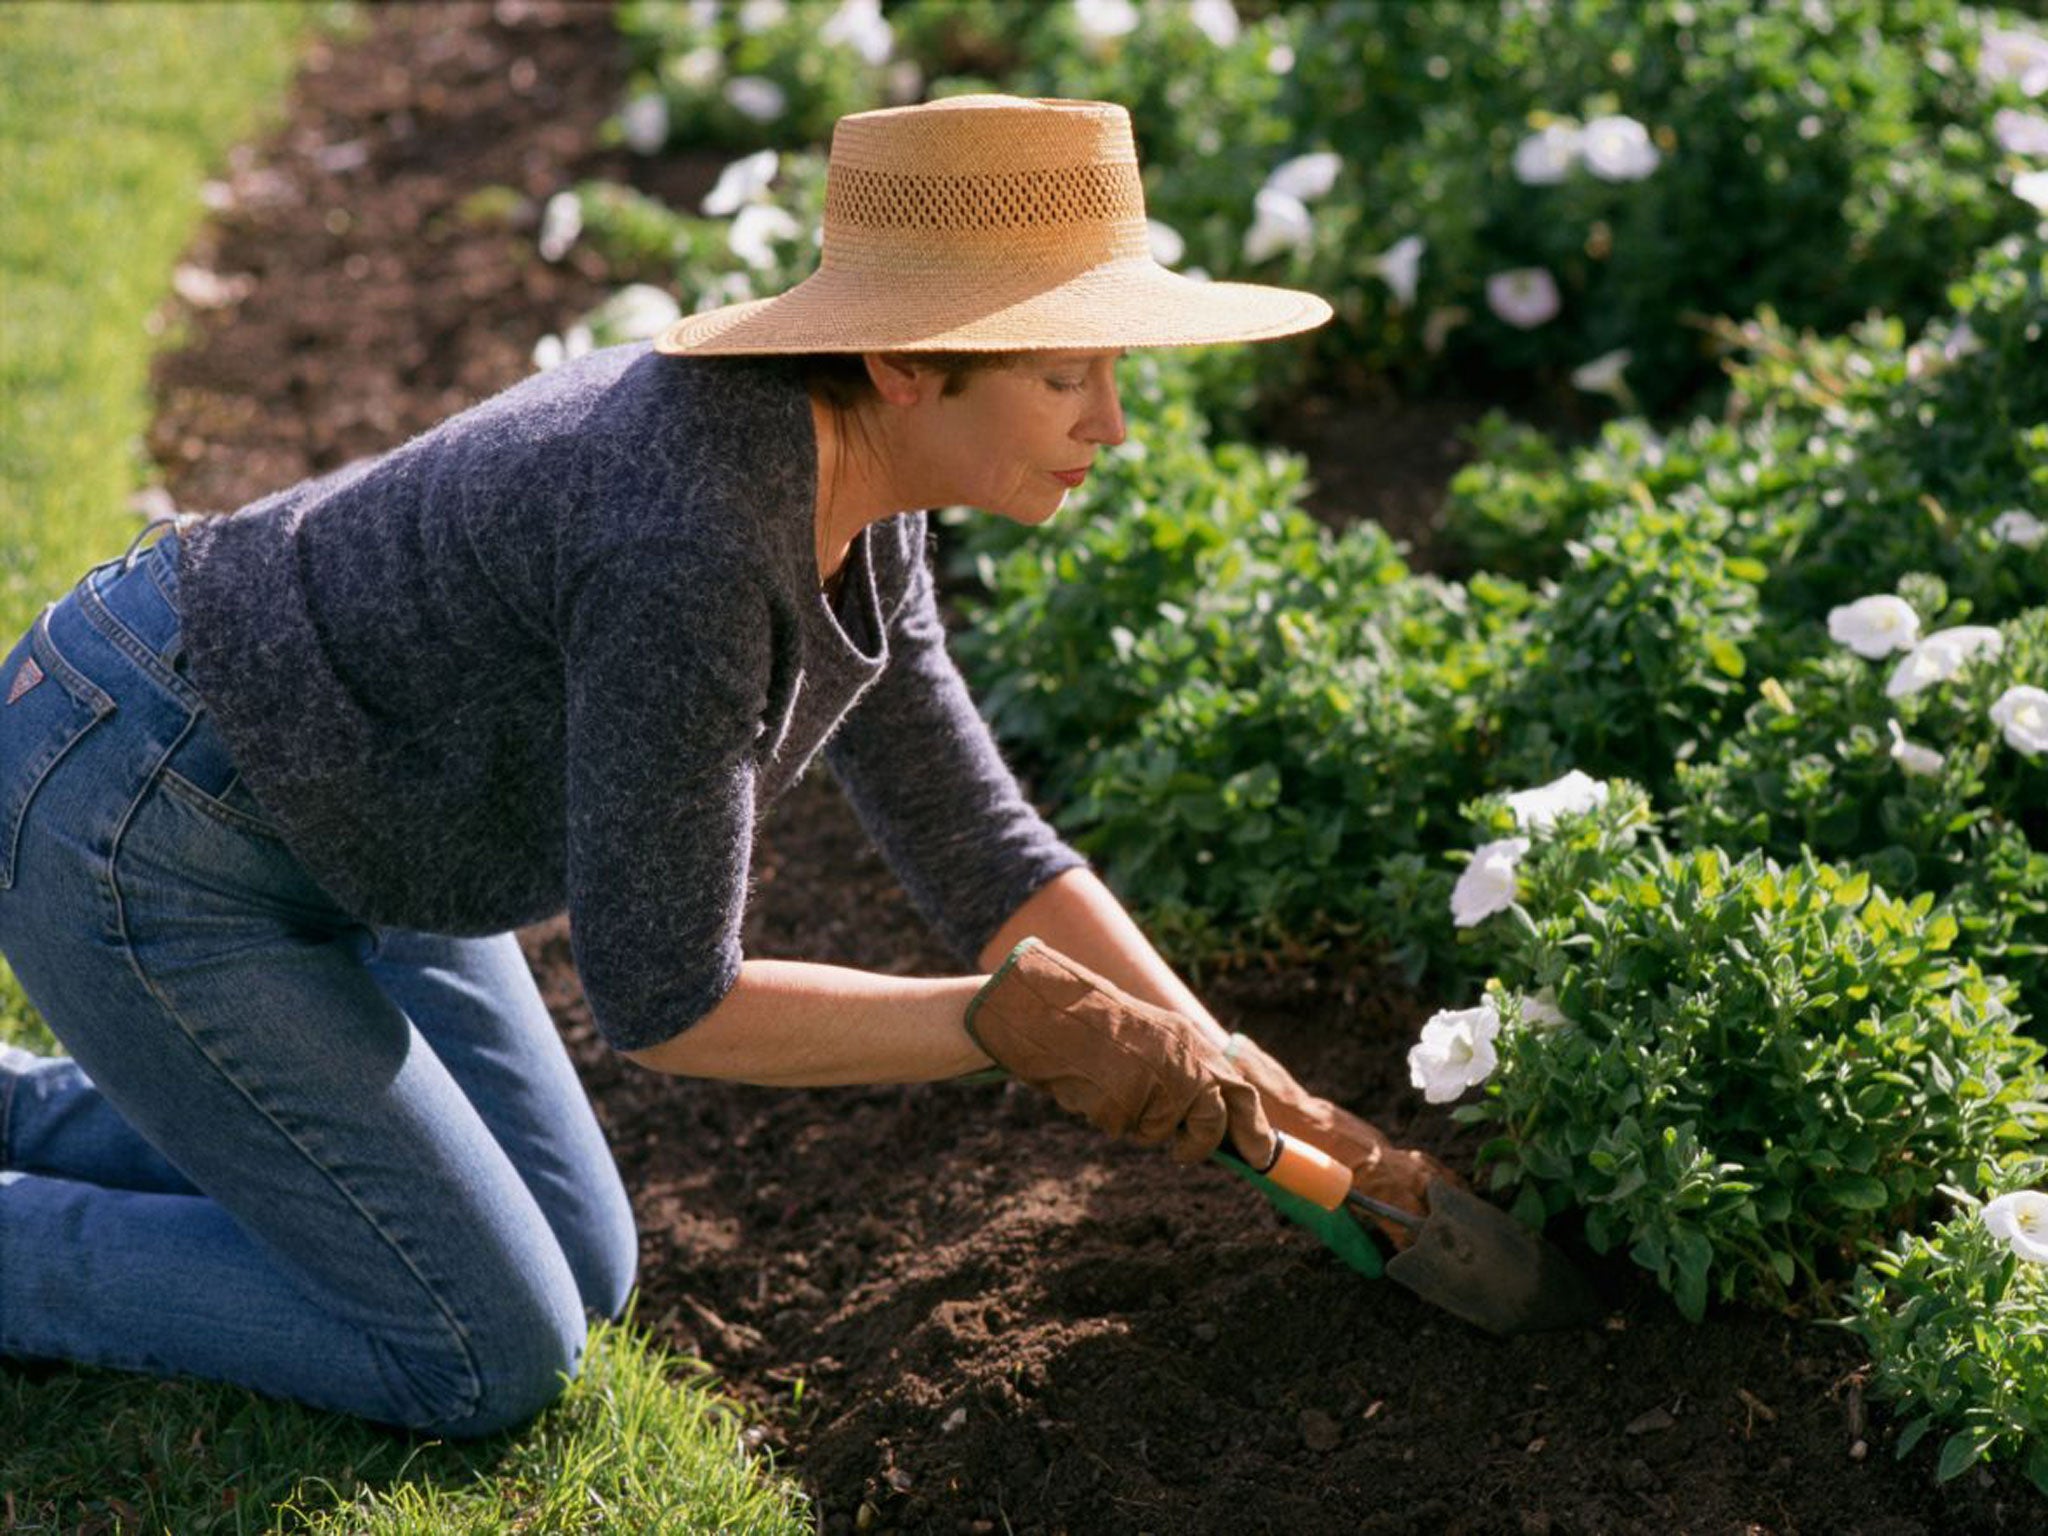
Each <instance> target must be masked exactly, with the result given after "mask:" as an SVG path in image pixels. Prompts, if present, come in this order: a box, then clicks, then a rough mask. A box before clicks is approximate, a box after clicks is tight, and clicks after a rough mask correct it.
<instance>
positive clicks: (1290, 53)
mask: <svg viewBox="0 0 2048 1536" xmlns="http://www.w3.org/2000/svg"><path fill="white" fill-rule="evenodd" d="M1266 68H1267V69H1268V70H1270V71H1271V72H1272V73H1274V74H1276V75H1291V74H1293V73H1294V50H1293V49H1292V48H1290V47H1288V46H1287V44H1285V43H1275V44H1274V45H1273V47H1272V49H1271V50H1270V51H1269V52H1268V53H1267V54H1266Z"/></svg>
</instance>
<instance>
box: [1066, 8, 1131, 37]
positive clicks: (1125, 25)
mask: <svg viewBox="0 0 2048 1536" xmlns="http://www.w3.org/2000/svg"><path fill="white" fill-rule="evenodd" d="M1074 25H1076V26H1077V27H1079V28H1080V29H1081V35H1082V36H1083V37H1085V38H1087V39H1088V40H1089V41H1090V42H1091V43H1106V42H1108V41H1110V39H1112V38H1118V37H1124V36H1127V35H1128V34H1129V33H1131V32H1134V31H1136V30H1137V26H1138V8H1137V7H1136V6H1135V5H1133V4H1131V0H1074Z"/></svg>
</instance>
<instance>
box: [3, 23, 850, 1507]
mask: <svg viewBox="0 0 2048 1536" xmlns="http://www.w3.org/2000/svg"><path fill="white" fill-rule="evenodd" d="M349 24H350V18H349V16H348V14H347V13H346V12H343V11H339V10H336V9H333V8H330V7H325V6H321V7H315V6H309V5H304V4H285V3H276V0H257V3H244V4H216V3H198V4H96V5H88V4H85V3H82V0H29V3H14V4H8V5H4V6H0V296H4V302H0V637H4V638H0V652H4V651H5V650H6V649H7V648H9V647H11V646H12V644H13V642H14V639H15V637H16V636H17V635H18V634H19V633H20V631H21V630H22V629H23V628H24V627H25V626H26V625H27V624H28V622H29V621H30V620H31V619H32V618H33V617H34V616H35V614H36V612H37V610H39V609H40V608H41V607H42V606H43V604H44V603H46V602H48V601H50V600H51V599H52V598H54V597H56V596H58V595H59V594H60V593H62V592H63V591H64V590H65V589H66V588H67V587H68V586H69V585H70V584H71V582H72V581H74V580H75V579H76V578H77V576H78V575H79V574H80V573H81V572H82V571H83V570H84V569H85V568H86V567H87V566H88V565H90V564H92V563H93V562H94V561H96V560H101V559H105V558H107V557H108V556H109V555H113V554H118V553H119V552H120V551H121V550H122V549H123V548H124V547H126V545H127V543H128V541H129V539H130V538H131V537H132V536H133V535H134V533H135V532H136V530H137V529H138V528H139V527H140V523H139V520H138V519H137V517H136V515H135V514H134V513H133V512H132V511H131V510H129V505H128V503H129V498H130V497H131V496H132V495H133V494H134V492H135V491H136V490H137V489H138V488H139V487H140V486H141V485H142V484H144V483H145V481H146V479H147V475H148V464H147V461H146V459H145V458H144V455H143V451H142V446H141V445H142V439H143V433H144V431H145V429H146V427H147V425H148V421H149V409H150V405H149V395H148V369H149V358H150V352H151V349H152V347H153V346H154V345H156V344H158V341H159V340H160V339H158V338H152V337H151V336H150V335H149V333H148V331H147V329H146V327H145V321H146V320H147V317H148V316H149V315H150V313H151V312H152V311H153V310H155V309H156V307H157V306H158V304H159V303H160V302H161V301H162V299H163V296H164V294H165V293H166V291H167V290H168V288H169V280H170V272H171V268H172V266H173V265H174V264H175V262H176V259H177V257H178V254H179V252H180V251H181V250H182V249H183V247H184V245H185V243H186V241H187V240H188V239H190V237H191V235H192V232H193V230H194V228H195V226H196V225H197V223H198V220H199V218H200V214H201V207H200V203H199V187H200V183H201V182H202V181H203V180H204V179H205V178H206V177H207V176H208V175H209V174H215V173H217V171H218V168H219V166H220V164H221V161H222V158H223V156H224V155H225V153H226V150H227V148H228V146H229V145H231V144H232V143H234V142H235V141H236V140H237V139H239V138H243V137H247V136H248V135H249V134H251V133H252V132H255V131H256V130H257V129H258V128H260V126H261V125H262V124H263V122H264V121H265V118H266V114H269V113H273V112H274V111H275V108H276V104H277V103H278V102H279V101H280V100H281V98H282V92H283V90H284V87H285V84H286V82H287V81H288V79H289V78H290V73H291V68H292V63H293V59H294V57H295V54H296V50H297V43H298V39H299V38H300V37H301V36H302V35H303V33H304V31H305V30H306V29H307V28H309V27H312V26H318V25H326V26H330V27H332V26H347V25H349ZM0 1040H12V1041H15V1042H18V1043H21V1044H25V1045H28V1046H30V1047H31V1048H33V1049H43V1050H48V1049H51V1048H52V1045H53V1042H51V1040H50V1038H49V1036H48V1034H47V1033H46V1032H45V1031H44V1030H43V1028H42V1025H41V1023H40V1022H39V1021H38V1020H37V1019H36V1018H35V1016H34V1013H33V1010H32V1009H30V1007H29V1005H28V1003H27V1000H26V999H25V998H23V997H22V996H21V994H20V991H19V989H18V987H17V986H16V985H15V982H14V978H13V976H12V975H11V974H10V973H8V972H7V970H6V968H5V967H4V966H0ZM742 1429H743V1425H742V1423H741V1422H740V1420H739V1418H738V1415H737V1413H736V1411H735V1410H734V1409H732V1408H731V1407H730V1406H729V1405H727V1404H726V1403H725V1402H723V1401H722V1400H721V1399H720V1398H719V1396H718V1395H717V1392H716V1390H715V1384H713V1383H711V1382H709V1381H708V1380H707V1378H706V1377H705V1375H704V1372H703V1369H702V1367H701V1366H699V1365H697V1364H695V1363H694V1362H690V1361H685V1360H680V1359H677V1358H675V1357H673V1356H670V1355H667V1354H665V1353H664V1352H662V1351H661V1350H659V1349H657V1348H655V1347H654V1346H652V1345H651V1344H650V1343H649V1342H648V1340H647V1339H646V1337H645V1336H644V1335H643V1334H641V1333H639V1332H638V1331H637V1330H635V1329H633V1328H632V1327H631V1326H623V1327H610V1328H604V1329H600V1330H599V1331H598V1332H597V1333H596V1334H595V1336H594V1337H593V1339H592V1349H591V1355H590V1359H589V1361H588V1363H587V1365H586V1367H585V1370H584V1373H583V1375H582V1377H581V1379H580V1380H578V1381H577V1382H576V1383H575V1384H574V1385H573V1386H572V1387H571V1388H570V1390H569V1392H568V1393H567V1394H566V1395H565V1396H564V1398H563V1399H562V1400H561V1402H560V1403H558V1404H557V1405H556V1406H555V1407H554V1408H552V1409H551V1410H549V1412H547V1413H546V1414H544V1415H543V1416H542V1417H541V1418H540V1419H538V1420H536V1421H535V1422H534V1423H533V1424H532V1425H529V1426H528V1427H527V1428H526V1429H524V1430H522V1431H520V1432H518V1433H514V1434H506V1435H499V1436H495V1437H493V1438H491V1439H489V1440H486V1441H482V1442H479V1443H477V1444H474V1445H462V1446H451V1445H446V1444H442V1443H439V1442H434V1441H424V1440H412V1439H406V1438H404V1437H399V1436H394V1435H390V1434H387V1433H383V1432H381V1431H378V1430H374V1429H371V1428H368V1427H367V1426H365V1425H362V1424H359V1423H357V1422H355V1421H353V1420H349V1419H345V1418H340V1417H337V1416H335V1415H332V1414H323V1413H315V1412H312V1411H309V1410H305V1409H300V1408H296V1407H293V1406H291V1405H288V1404H283V1403H276V1402H270V1401H267V1400H264V1399H261V1398H257V1397H254V1396H252V1395H251V1394H249V1393H247V1392H243V1391H239V1390H234V1389H229V1388H222V1387H214V1386H208V1385H204V1384H196V1383H187V1382H177V1383H157V1382H151V1381H147V1380H144V1379H141V1378H137V1377H130V1376H125V1375H117V1374H113V1373H108V1372H99V1371H81V1370H58V1371H55V1372H53V1373H49V1374H24V1373H21V1372H18V1371H15V1370H13V1369H10V1368H0V1529H5V1530H8V1531H20V1532H41V1531H47V1532H58V1531H64V1532H70V1531H77V1530H81V1529H90V1530H109V1531H113V1530H119V1531H122V1532H171V1533H175V1536H197V1533H204V1532H216V1531H218V1532H242V1531H272V1530H291V1531H305V1530H312V1531H332V1532H337V1533H343V1532H345V1533H348V1536H356V1533H370V1532H385V1533H436V1536H439V1533H447V1532H477V1533H484V1532H492V1533H495V1532H502V1531H510V1530H518V1531H523V1532H557V1531H607V1532H609V1531H623V1532H634V1533H640V1532H657V1531H659V1532H666V1531H706V1532H710V1531H718V1532H726V1531H731V1532H761V1533H770V1532H773V1533H784V1532H787V1533H796V1532H802V1531H808V1530H809V1529H810V1528H811V1522H810V1520H809V1517H808V1514H807V1513H806V1506H805V1501H804V1500H803V1498H802V1496H801V1495H800V1494H799V1493H798V1492H796V1491H795V1490H794V1489H793V1488H791V1487H790V1486H789V1485H788V1484H787V1483H786V1481H784V1480H782V1479H779V1478H777V1477H775V1476H774V1475H773V1474H772V1472H769V1473H767V1474H766V1475H764V1472H763V1469H762V1468H761V1467H760V1466H759V1465H758V1463H757V1461H756V1460H755V1459H754V1458H750V1457H749V1456H747V1455H746V1454H745V1453H744V1451H743V1449H742V1441H741V1433H742Z"/></svg>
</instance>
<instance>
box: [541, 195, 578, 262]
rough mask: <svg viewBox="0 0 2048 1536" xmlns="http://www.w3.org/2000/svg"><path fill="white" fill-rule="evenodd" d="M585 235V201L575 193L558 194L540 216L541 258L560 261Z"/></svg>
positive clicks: (549, 201)
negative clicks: (579, 236) (582, 235)
mask: <svg viewBox="0 0 2048 1536" xmlns="http://www.w3.org/2000/svg"><path fill="white" fill-rule="evenodd" d="M582 233H583V199H581V198H580V197H578V196H577V195H576V194H575V193H574V192H557V193H556V194H555V195H554V196H553V197H551V198H549V199H548V202H547V206H546V207H545V208H543V209H542V210H541V214H540V257H541V260H542V261H560V260H561V259H562V258H563V257H564V256H566V255H568V254H569V247H570V246H572V245H574V244H575V243H576V237H577V236H578V235H580V234H582Z"/></svg>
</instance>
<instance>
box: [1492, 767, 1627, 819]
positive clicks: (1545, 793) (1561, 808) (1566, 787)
mask: <svg viewBox="0 0 2048 1536" xmlns="http://www.w3.org/2000/svg"><path fill="white" fill-rule="evenodd" d="M1506 800H1507V806H1508V810H1509V812H1510V813H1511V814H1512V815H1513V816H1514V818H1515V825H1516V826H1518V827H1520V828H1521V829H1522V830H1523V831H1524V832H1548V831H1549V830H1550V829H1551V828H1552V827H1553V826H1555V825H1556V824H1557V818H1558V817H1560V816H1577V815H1583V814H1584V813H1585V812H1587V811H1590V810H1593V809H1595V808H1597V807H1599V806H1603V805H1605V804H1606V803H1607V786H1606V785H1605V784H1603V783H1602V782H1601V781H1600V780H1598V779H1595V778H1590V777H1588V776H1587V775H1586V774H1583V773H1581V772H1579V770H1578V769H1576V768H1574V769H1572V771H1571V772H1570V773H1567V774H1566V775H1565V776H1564V777H1563V778H1559V779H1552V780H1551V781H1550V782H1549V783H1548V784H1539V785H1537V786H1536V787H1535V788H1534V789H1522V790H1517V791H1516V792H1515V793H1514V794H1512V795H1508V796H1507V797H1506Z"/></svg>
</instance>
